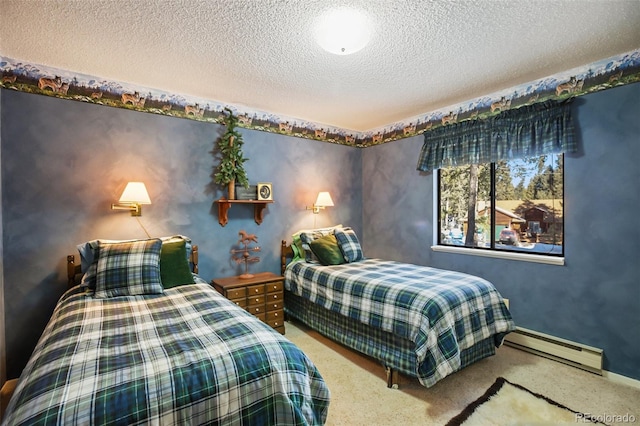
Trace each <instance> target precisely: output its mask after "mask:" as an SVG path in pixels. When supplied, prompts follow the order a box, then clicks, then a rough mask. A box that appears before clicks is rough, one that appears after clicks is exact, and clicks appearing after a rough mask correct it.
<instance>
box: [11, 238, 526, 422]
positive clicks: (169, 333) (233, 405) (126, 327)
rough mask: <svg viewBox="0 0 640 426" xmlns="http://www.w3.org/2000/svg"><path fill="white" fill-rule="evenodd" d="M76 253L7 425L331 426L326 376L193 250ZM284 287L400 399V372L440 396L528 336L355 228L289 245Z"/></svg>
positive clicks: (474, 281) (185, 242) (162, 246)
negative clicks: (210, 273)
mask: <svg viewBox="0 0 640 426" xmlns="http://www.w3.org/2000/svg"><path fill="white" fill-rule="evenodd" d="M78 249H79V252H80V259H81V265H76V263H75V256H68V258H67V260H68V266H69V268H68V272H69V274H68V275H69V280H70V289H69V290H68V291H67V292H65V294H64V295H63V296H62V297H61V298H60V300H59V302H58V304H57V305H56V308H55V310H54V312H53V314H52V316H51V319H50V321H49V323H48V325H47V326H46V328H45V330H44V332H43V334H42V336H41V338H40V340H39V342H38V344H37V346H36V348H35V350H34V352H33V354H32V356H31V358H30V359H29V362H28V363H27V366H26V367H25V369H24V371H23V373H22V375H21V379H20V381H19V383H18V385H17V388H16V390H15V393H14V395H13V397H12V399H11V402H10V403H9V406H8V408H7V412H6V413H5V416H4V419H3V423H2V424H3V425H11V426H13V425H34V424H41V425H48V424H101V425H107V424H112V425H119V424H121V425H134V424H256V425H257V424H259V425H267V424H274V425H275V424H287V425H303V424H305V425H306V424H324V423H325V421H326V418H327V414H328V409H329V400H330V392H329V389H328V388H327V386H326V384H325V382H324V381H323V379H322V377H321V374H320V372H319V371H318V370H317V368H316V367H315V365H314V364H313V363H312V362H311V360H309V359H308V358H307V356H306V355H305V354H304V353H303V352H302V351H301V350H300V349H298V348H297V347H296V346H295V345H294V344H293V343H291V342H290V341H289V340H287V339H286V338H285V337H284V336H282V335H281V334H280V333H278V332H276V331H274V330H273V329H272V328H271V327H269V326H268V325H266V324H264V323H262V322H261V321H259V320H258V319H257V318H256V317H254V316H253V315H251V314H249V313H248V312H246V311H245V310H243V309H241V308H239V307H238V306H236V305H235V304H234V303H232V302H230V301H228V300H227V299H225V298H224V297H223V296H222V295H220V294H219V293H218V292H217V291H216V290H215V289H214V288H213V287H212V286H211V285H209V284H208V283H207V282H206V281H204V280H203V279H202V278H200V277H199V276H198V275H197V247H195V246H192V245H191V241H190V240H189V239H188V238H186V237H183V236H173V237H167V238H163V239H148V240H134V241H106V240H94V241H90V242H87V243H84V244H81V245H79V246H78ZM282 273H283V275H284V276H285V312H286V314H287V315H288V316H289V317H291V318H295V319H298V320H300V321H302V322H303V323H305V324H307V325H308V326H310V327H311V328H314V329H316V330H318V331H319V332H320V333H322V334H324V335H326V336H328V337H330V338H331V339H334V340H336V341H338V342H340V343H342V344H344V345H346V346H349V347H351V348H353V349H355V350H357V351H359V352H362V353H364V354H366V355H369V356H371V357H373V358H375V359H377V360H379V361H380V362H381V363H382V364H383V365H384V366H385V367H386V369H387V372H388V380H387V382H388V383H387V384H388V386H392V385H393V383H394V379H395V372H401V373H404V374H406V375H409V376H412V377H417V378H418V380H419V381H420V383H422V384H423V385H424V386H426V387H430V386H432V385H434V384H435V383H436V382H437V381H439V380H441V379H442V378H444V377H446V376H447V375H449V374H451V373H453V372H455V371H457V370H460V369H461V368H464V367H465V366H467V365H469V364H471V363H473V362H476V361H478V360H480V359H483V358H485V357H487V356H490V355H493V354H494V353H495V348H496V347H497V346H499V345H500V344H501V343H502V339H503V338H504V336H505V335H506V334H507V333H508V332H510V331H512V330H513V329H514V328H515V325H514V323H513V321H512V319H511V316H510V314H509V311H508V310H507V308H506V306H505V305H504V303H503V301H502V297H501V296H500V294H499V293H498V292H497V290H496V289H495V288H494V287H493V285H491V284H490V283H489V282H487V281H485V280H483V279H481V278H478V277H474V276H470V275H465V274H460V273H457V272H452V271H444V270H439V269H434V268H428V267H423V266H416V265H408V264H403V263H398V262H391V261H383V260H380V259H367V258H365V257H364V255H363V253H362V249H361V247H360V245H359V241H358V239H357V236H356V235H355V232H354V231H353V230H351V229H349V228H342V227H341V226H339V227H332V228H326V229H318V230H311V231H305V232H300V233H297V234H296V235H295V236H294V242H293V244H292V245H291V246H289V245H287V243H286V241H283V242H282ZM76 275H80V276H81V277H82V280H81V282H80V284H78V285H76Z"/></svg>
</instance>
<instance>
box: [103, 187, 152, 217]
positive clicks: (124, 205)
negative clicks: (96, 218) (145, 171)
mask: <svg viewBox="0 0 640 426" xmlns="http://www.w3.org/2000/svg"><path fill="white" fill-rule="evenodd" d="M142 204H151V199H150V198H149V193H148V192H147V188H146V187H145V186H144V183H143V182H129V183H128V184H127V186H126V188H124V191H123V192H122V196H121V197H120V200H119V201H118V204H111V210H130V211H131V216H142Z"/></svg>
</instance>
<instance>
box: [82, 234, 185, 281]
mask: <svg viewBox="0 0 640 426" xmlns="http://www.w3.org/2000/svg"><path fill="white" fill-rule="evenodd" d="M160 239H161V240H162V244H163V245H164V244H167V243H173V242H175V241H184V242H185V247H186V253H185V256H186V258H187V261H189V260H190V258H191V252H192V251H193V244H192V243H191V238H189V237H185V236H184V235H174V236H170V237H161V238H160ZM133 241H142V240H139V239H134V240H91V241H87V242H85V243H82V244H78V246H77V247H78V253H80V263H81V266H82V272H83V273H84V275H83V276H82V281H81V283H80V284H81V285H83V286H85V287H88V288H89V289H90V290H95V289H96V271H97V263H98V257H97V256H96V254H97V251H98V246H99V245H100V244H115V243H129V242H133Z"/></svg>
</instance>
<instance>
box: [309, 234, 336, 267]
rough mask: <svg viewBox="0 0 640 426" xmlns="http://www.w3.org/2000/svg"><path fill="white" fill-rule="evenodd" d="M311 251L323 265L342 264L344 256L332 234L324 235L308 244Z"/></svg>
mask: <svg viewBox="0 0 640 426" xmlns="http://www.w3.org/2000/svg"><path fill="white" fill-rule="evenodd" d="M309 247H311V251H312V252H313V254H315V255H316V257H317V258H318V260H319V261H320V263H322V264H323V265H340V264H342V263H344V256H343V255H342V252H341V251H340V247H339V246H338V240H336V236H335V235H333V234H329V235H325V236H323V237H320V238H316V239H315V240H313V241H311V242H310V243H309Z"/></svg>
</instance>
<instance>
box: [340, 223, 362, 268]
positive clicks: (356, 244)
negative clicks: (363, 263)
mask: <svg viewBox="0 0 640 426" xmlns="http://www.w3.org/2000/svg"><path fill="white" fill-rule="evenodd" d="M335 236H336V240H338V246H340V251H342V255H343V256H344V260H345V261H346V262H348V263H351V262H358V261H360V260H363V259H364V254H363V253H362V247H361V246H360V241H358V237H357V236H356V232H355V231H354V230H353V229H350V228H345V229H336V232H335Z"/></svg>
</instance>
